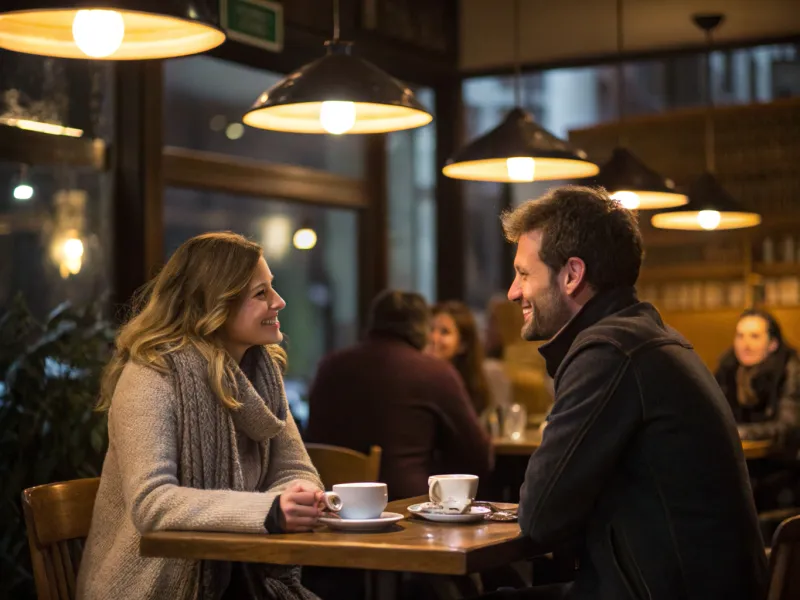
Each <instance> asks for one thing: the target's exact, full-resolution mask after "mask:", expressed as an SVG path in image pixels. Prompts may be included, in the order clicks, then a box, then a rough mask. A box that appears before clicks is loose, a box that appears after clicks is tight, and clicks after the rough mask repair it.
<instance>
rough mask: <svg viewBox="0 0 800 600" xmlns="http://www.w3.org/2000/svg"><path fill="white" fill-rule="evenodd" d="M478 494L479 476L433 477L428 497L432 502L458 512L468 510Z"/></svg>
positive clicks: (429, 483)
mask: <svg viewBox="0 0 800 600" xmlns="http://www.w3.org/2000/svg"><path fill="white" fill-rule="evenodd" d="M477 493H478V476H477V475H431V476H430V477H429V478H428V496H429V497H430V500H431V502H436V503H437V504H442V505H444V507H445V508H447V509H455V510H457V511H458V512H463V511H464V510H466V509H467V508H468V507H469V505H470V504H472V501H473V500H475V496H476V495H477Z"/></svg>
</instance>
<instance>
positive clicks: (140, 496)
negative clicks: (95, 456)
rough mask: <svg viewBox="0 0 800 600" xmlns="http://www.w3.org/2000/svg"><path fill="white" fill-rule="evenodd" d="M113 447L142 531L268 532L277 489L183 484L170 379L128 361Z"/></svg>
mask: <svg viewBox="0 0 800 600" xmlns="http://www.w3.org/2000/svg"><path fill="white" fill-rule="evenodd" d="M108 419H109V422H108V426H109V446H110V447H113V449H114V452H113V456H114V458H115V460H116V463H117V464H116V465H107V466H106V467H104V472H105V469H106V468H108V467H109V466H111V467H112V468H114V466H115V467H116V468H117V469H118V470H119V476H120V480H121V482H122V484H121V487H122V495H123V499H124V503H125V509H126V512H127V513H128V514H129V515H130V518H131V520H132V522H133V524H134V526H135V527H136V529H137V530H138V531H139V533H146V532H150V531H162V530H176V529H178V530H188V531H192V530H194V531H226V532H243V533H266V529H265V527H264V522H265V519H266V517H267V514H268V513H269V511H270V508H271V507H272V503H273V500H274V499H275V496H276V495H277V494H274V493H260V492H240V491H233V490H202V489H195V488H189V487H183V486H181V485H180V483H179V480H178V456H179V455H178V422H177V416H176V396H175V392H174V387H173V384H172V381H171V379H170V378H169V377H168V376H165V375H162V374H160V373H158V372H157V371H155V370H153V369H151V368H148V367H144V366H140V365H136V364H129V365H127V366H126V367H125V369H124V371H123V373H122V376H121V377H120V380H119V383H118V384H117V388H116V391H115V393H114V398H113V400H112V403H111V409H110V410H109V417H108Z"/></svg>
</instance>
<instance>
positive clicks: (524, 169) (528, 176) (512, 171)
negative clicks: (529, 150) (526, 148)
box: [506, 156, 536, 181]
mask: <svg viewBox="0 0 800 600" xmlns="http://www.w3.org/2000/svg"><path fill="white" fill-rule="evenodd" d="M506 170H507V171H508V178H509V180H511V181H533V177H534V175H535V174H536V161H535V160H534V159H532V158H531V157H530V156H517V157H514V158H507V159H506Z"/></svg>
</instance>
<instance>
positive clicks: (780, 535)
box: [767, 516, 800, 600]
mask: <svg viewBox="0 0 800 600" xmlns="http://www.w3.org/2000/svg"><path fill="white" fill-rule="evenodd" d="M769 573H770V578H769V595H768V596H767V598H768V600H792V599H794V600H796V599H797V598H800V516H796V517H792V518H791V519H786V520H785V521H784V522H783V523H781V524H780V525H779V526H778V529H777V530H776V531H775V536H774V537H773V538H772V549H771V552H770V554H769Z"/></svg>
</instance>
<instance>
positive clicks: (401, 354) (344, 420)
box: [305, 291, 492, 499]
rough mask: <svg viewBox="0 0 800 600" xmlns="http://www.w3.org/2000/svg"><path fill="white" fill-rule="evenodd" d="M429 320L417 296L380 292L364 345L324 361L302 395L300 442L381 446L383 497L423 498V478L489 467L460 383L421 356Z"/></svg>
mask: <svg viewBox="0 0 800 600" xmlns="http://www.w3.org/2000/svg"><path fill="white" fill-rule="evenodd" d="M430 318H431V316H430V309H429V308H428V305H427V304H426V302H425V299H424V298H423V297H422V296H420V295H419V294H414V293H407V292H398V291H386V292H383V293H381V294H379V295H378V297H377V298H376V299H375V300H374V301H373V304H372V307H371V309H370V316H369V322H368V332H367V337H366V339H365V340H363V341H362V342H361V343H359V344H356V345H355V346H353V347H352V348H347V349H345V350H341V351H339V352H335V353H333V354H331V355H329V356H327V357H326V358H325V359H323V361H322V362H321V363H320V365H319V369H318V371H317V376H316V378H315V379H314V383H313V384H312V386H311V391H310V394H309V405H310V406H309V410H310V414H309V422H308V428H307V431H306V435H305V438H306V440H307V441H309V442H317V443H323V444H333V445H336V446H344V447H347V448H352V449H353V450H357V451H359V452H368V451H369V448H370V446H373V445H377V446H380V447H381V448H382V449H383V455H382V458H381V471H380V475H381V481H383V482H385V483H386V484H387V485H388V488H389V498H390V499H398V498H410V497H413V496H420V495H427V493H428V477H429V476H430V475H435V474H437V473H447V472H449V473H472V474H475V475H478V476H479V477H484V476H486V475H488V473H489V471H490V469H491V458H492V452H491V444H490V440H489V437H488V435H487V434H486V433H485V432H484V431H483V429H482V428H481V425H480V423H479V421H478V417H477V415H476V414H475V411H474V409H473V408H472V405H471V403H470V400H469V396H468V395H467V390H466V388H465V387H464V384H463V383H462V381H461V378H460V377H459V375H458V373H457V372H456V370H455V369H454V368H453V367H452V366H451V365H450V364H448V363H446V362H445V361H442V360H439V359H437V358H434V357H432V356H428V355H426V354H424V353H423V352H422V349H423V348H424V347H425V345H426V344H427V341H428V333H429V331H430ZM323 483H324V482H323Z"/></svg>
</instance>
